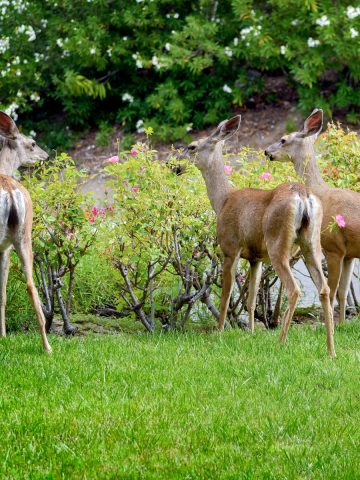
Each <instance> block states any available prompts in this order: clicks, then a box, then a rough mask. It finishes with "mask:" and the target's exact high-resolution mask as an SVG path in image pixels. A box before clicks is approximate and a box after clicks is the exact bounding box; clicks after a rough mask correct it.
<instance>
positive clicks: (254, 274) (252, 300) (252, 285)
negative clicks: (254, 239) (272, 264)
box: [246, 262, 262, 333]
mask: <svg viewBox="0 0 360 480" xmlns="http://www.w3.org/2000/svg"><path fill="white" fill-rule="evenodd" d="M261 267H262V262H254V263H250V278H249V293H248V298H247V302H246V306H247V309H248V314H249V328H250V331H251V333H254V322H255V319H254V314H255V306H256V296H257V293H258V290H259V285H260V280H261Z"/></svg>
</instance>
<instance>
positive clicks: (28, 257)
mask: <svg viewBox="0 0 360 480" xmlns="http://www.w3.org/2000/svg"><path fill="white" fill-rule="evenodd" d="M15 248H16V251H17V253H18V255H19V257H20V261H21V264H22V267H23V270H24V273H25V277H26V289H27V291H28V294H29V296H30V299H31V302H32V304H33V306H34V309H35V312H36V317H37V320H38V323H39V327H40V334H41V339H42V345H43V349H44V351H45V352H47V353H51V351H52V350H51V347H50V344H49V342H48V339H47V336H46V331H45V317H44V313H43V311H42V308H41V303H40V298H39V294H38V291H37V289H36V287H35V284H34V279H33V253H32V247H31V241H29V240H28V239H25V241H23V242H22V243H21V244H19V245H16V246H15Z"/></svg>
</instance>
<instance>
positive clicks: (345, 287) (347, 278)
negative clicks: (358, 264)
mask: <svg viewBox="0 0 360 480" xmlns="http://www.w3.org/2000/svg"><path fill="white" fill-rule="evenodd" d="M354 264H355V259H353V258H344V261H343V268H342V272H341V277H340V282H339V288H338V296H339V305H340V317H339V323H343V322H345V317H346V300H347V296H348V292H349V288H350V282H351V275H352V272H353V270H354Z"/></svg>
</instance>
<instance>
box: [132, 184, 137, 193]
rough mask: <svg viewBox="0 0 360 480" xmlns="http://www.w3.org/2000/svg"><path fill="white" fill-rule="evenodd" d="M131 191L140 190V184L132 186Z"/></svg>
mask: <svg viewBox="0 0 360 480" xmlns="http://www.w3.org/2000/svg"><path fill="white" fill-rule="evenodd" d="M131 191H132V192H134V193H137V192H138V191H139V186H138V185H135V186H134V187H131Z"/></svg>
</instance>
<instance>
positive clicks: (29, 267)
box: [0, 111, 51, 353]
mask: <svg viewBox="0 0 360 480" xmlns="http://www.w3.org/2000/svg"><path fill="white" fill-rule="evenodd" d="M0 135H1V136H2V137H4V139H3V145H2V150H1V152H0V336H1V337H5V336H6V328H5V306H6V285H7V279H8V272H9V253H10V250H11V248H12V247H14V248H15V250H16V252H17V254H18V255H19V258H20V261H21V264H22V267H23V270H24V273H25V277H26V288H27V291H28V293H29V296H30V299H31V301H32V304H33V306H34V309H35V312H36V316H37V320H38V323H39V327H40V333H41V338H42V344H43V349H44V351H45V352H48V353H50V352H51V347H50V345H49V342H48V340H47V337H46V332H45V317H44V314H43V311H42V308H41V303H40V299H39V295H38V291H37V289H36V287H35V284H34V280H33V252H32V242H31V229H32V215H33V213H32V202H31V198H30V195H29V192H28V191H27V190H26V188H24V187H23V186H22V185H21V184H20V183H19V182H17V181H16V180H14V179H13V178H11V175H13V174H14V172H15V171H16V170H17V168H18V167H19V166H20V165H29V164H33V163H35V162H37V161H39V160H46V159H47V158H48V154H47V153H46V152H44V151H43V150H42V149H41V148H40V147H38V146H37V145H36V142H35V141H34V140H33V139H32V138H31V137H27V136H25V135H23V134H21V133H20V132H19V130H18V129H17V127H16V125H15V122H14V121H13V120H12V119H11V118H10V117H9V116H8V115H7V114H6V113H4V112H1V111H0Z"/></svg>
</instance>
